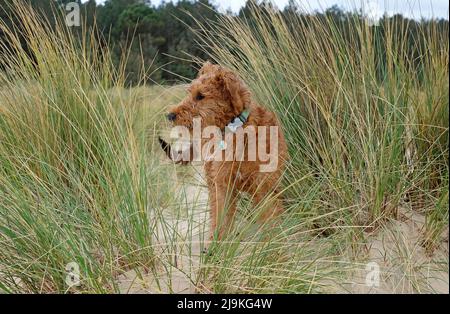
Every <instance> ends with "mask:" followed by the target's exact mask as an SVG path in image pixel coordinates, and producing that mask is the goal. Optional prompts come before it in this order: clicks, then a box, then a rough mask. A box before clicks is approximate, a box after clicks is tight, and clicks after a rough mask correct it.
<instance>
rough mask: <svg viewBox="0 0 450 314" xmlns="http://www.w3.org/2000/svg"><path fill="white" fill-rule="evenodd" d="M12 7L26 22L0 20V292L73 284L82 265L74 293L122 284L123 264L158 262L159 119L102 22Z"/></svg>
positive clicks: (61, 289)
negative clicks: (129, 87) (0, 37)
mask: <svg viewBox="0 0 450 314" xmlns="http://www.w3.org/2000/svg"><path fill="white" fill-rule="evenodd" d="M12 5H13V6H14V12H15V14H16V18H17V19H18V21H21V23H20V24H17V25H15V26H14V25H13V26H7V25H6V24H4V23H3V22H0V29H1V31H3V33H4V34H5V36H6V38H7V40H6V41H5V42H2V43H1V56H0V63H1V66H2V68H3V70H2V71H1V72H0V165H1V167H0V247H1V249H0V289H1V290H4V291H10V292H64V291H69V290H70V286H69V285H67V284H66V277H67V276H68V272H69V271H68V270H66V265H67V264H68V263H71V262H75V263H77V264H78V265H79V267H80V274H81V278H82V281H81V285H80V286H79V287H75V289H76V291H80V292H83V291H85V292H107V291H115V290H117V285H116V282H115V280H114V278H115V276H116V274H117V273H120V271H123V270H124V269H125V270H126V269H129V268H136V267H143V268H145V269H147V270H148V271H149V270H152V269H153V268H154V264H155V253H154V250H153V246H152V228H153V227H154V226H153V224H152V222H151V220H150V219H149V212H148V208H149V207H150V206H157V205H158V206H159V204H156V200H159V201H160V202H164V198H165V197H166V198H167V195H159V194H158V193H160V192H158V191H159V189H158V190H157V189H156V188H155V187H154V186H153V185H152V184H157V183H158V182H160V181H162V179H163V178H165V177H166V176H165V174H164V172H163V171H161V170H156V169H159V168H154V167H153V164H155V163H156V162H157V161H154V160H150V159H149V158H147V155H148V151H149V147H150V145H151V144H152V138H148V136H149V134H148V132H147V130H148V129H149V128H150V127H151V126H152V125H153V124H154V123H155V119H154V118H153V119H152V116H151V115H150V114H149V106H148V103H146V102H145V99H142V98H138V97H139V94H137V93H134V92H132V91H130V92H128V91H126V90H125V89H124V73H123V71H122V70H121V69H120V68H119V70H117V69H115V68H114V67H113V65H112V62H111V57H110V55H109V52H108V50H107V49H106V48H104V47H100V45H99V44H98V40H97V38H98V35H97V34H96V32H95V30H83V31H82V32H81V33H82V34H83V35H82V36H78V35H76V34H75V33H73V32H72V30H71V29H70V28H69V27H66V26H65V24H64V20H63V18H62V15H60V12H59V11H55V23H56V26H55V27H51V26H50V25H51V23H50V22H49V21H47V20H45V19H44V18H42V16H41V15H40V14H39V12H36V11H34V10H33V8H31V7H29V6H28V5H26V4H24V3H23V2H20V1H15V2H14V3H13V4H12ZM60 17H61V18H60ZM52 22H53V21H52ZM166 191H168V189H167V188H166ZM149 193H154V195H153V197H149Z"/></svg>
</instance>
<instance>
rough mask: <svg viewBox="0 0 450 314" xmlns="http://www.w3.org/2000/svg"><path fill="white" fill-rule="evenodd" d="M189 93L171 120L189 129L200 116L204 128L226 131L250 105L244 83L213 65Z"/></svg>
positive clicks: (206, 66)
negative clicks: (217, 128)
mask: <svg viewBox="0 0 450 314" xmlns="http://www.w3.org/2000/svg"><path fill="white" fill-rule="evenodd" d="M187 91H188V94H187V96H186V97H185V98H184V99H183V100H182V101H181V103H180V104H178V105H177V106H176V107H175V108H173V109H172V110H170V112H169V113H168V115H167V119H168V120H169V121H171V122H172V123H173V124H174V125H176V126H185V127H187V128H189V129H191V128H192V125H193V119H194V118H196V117H200V118H201V122H202V127H205V126H217V127H219V128H221V129H223V128H224V127H225V126H226V125H227V124H228V123H230V121H231V120H233V118H235V117H236V116H238V115H239V114H240V113H241V112H242V111H244V109H245V108H247V107H248V105H249V104H250V92H249V90H248V88H247V86H246V85H245V84H244V82H242V80H241V79H240V78H239V77H238V76H237V75H236V74H234V73H233V72H232V71H230V70H228V69H225V68H223V67H221V66H219V65H214V64H211V63H210V62H206V63H205V64H204V65H203V66H202V68H201V69H200V71H199V73H198V76H197V78H196V79H195V80H193V81H192V83H191V84H190V86H189V87H188V89H187Z"/></svg>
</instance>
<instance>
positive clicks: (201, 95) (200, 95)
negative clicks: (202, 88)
mask: <svg viewBox="0 0 450 314" xmlns="http://www.w3.org/2000/svg"><path fill="white" fill-rule="evenodd" d="M203 98H205V96H204V95H203V94H202V93H198V94H197V96H195V99H196V100H202V99H203Z"/></svg>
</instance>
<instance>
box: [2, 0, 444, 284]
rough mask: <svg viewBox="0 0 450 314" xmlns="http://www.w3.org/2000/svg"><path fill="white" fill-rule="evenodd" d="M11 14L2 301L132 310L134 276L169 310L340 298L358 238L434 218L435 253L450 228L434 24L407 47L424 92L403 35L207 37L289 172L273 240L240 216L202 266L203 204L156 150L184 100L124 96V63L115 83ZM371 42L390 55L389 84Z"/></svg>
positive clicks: (24, 16)
mask: <svg viewBox="0 0 450 314" xmlns="http://www.w3.org/2000/svg"><path fill="white" fill-rule="evenodd" d="M13 5H14V6H15V10H14V11H15V12H16V14H17V17H18V19H19V20H20V21H21V22H22V23H21V26H20V27H19V26H17V27H14V26H13V27H11V26H8V25H5V24H4V23H2V22H0V30H1V31H2V32H3V33H4V34H5V35H6V36H7V38H8V40H7V41H6V42H1V43H0V52H1V53H0V63H1V67H2V70H1V72H0V166H1V167H0V291H1V292H6V293H26V292H31V293H100V292H102V293H111V292H128V291H130V289H124V288H123V286H122V282H121V279H120V278H121V277H122V276H123V275H124V274H128V273H129V272H135V273H136V275H137V277H136V278H137V279H136V281H139V280H143V281H145V283H146V285H145V287H144V288H145V289H144V291H146V292H179V291H178V290H176V286H177V285H178V283H179V277H180V274H181V277H182V278H183V280H184V282H188V283H189V285H190V286H191V289H190V290H188V291H184V292H201V293H202V292H206V293H209V292H213V293H220V292H223V293H229V292H233V293H258V292H266V293H317V292H322V291H325V292H336V291H339V292H342V291H344V290H343V289H342V287H341V285H343V284H344V283H345V282H347V283H348V282H350V283H352V282H353V281H354V278H353V272H354V271H355V270H357V269H364V267H365V263H366V262H367V261H366V260H365V258H364V256H363V257H361V256H360V253H361V251H362V249H361V248H362V247H364V245H365V243H364V240H365V234H364V231H365V230H372V229H375V228H374V227H380V228H381V227H382V226H383V225H384V224H385V220H388V219H392V218H394V219H396V218H397V211H398V209H399V208H403V207H408V208H412V209H413V210H415V211H418V212H421V213H423V214H425V215H426V217H427V221H426V230H424V232H423V245H424V246H426V247H429V248H430V250H431V249H432V248H433V247H434V246H435V245H437V244H436V242H437V241H438V239H439V238H440V235H441V233H442V230H444V229H445V228H446V227H447V226H448V212H447V210H446V208H447V205H448V166H447V159H448V157H447V156H448V149H447V146H448V145H447V143H448V33H447V34H445V33H444V34H443V33H442V32H437V30H436V29H434V28H433V25H432V24H430V27H429V28H424V29H423V30H422V31H421V32H419V33H418V34H417V35H416V36H417V38H414V40H417V45H416V44H414V41H413V44H412V45H410V46H412V47H413V48H412V49H416V51H415V53H416V55H418V56H419V58H418V60H420V61H419V63H418V64H415V66H416V67H417V66H419V67H420V73H421V74H420V78H419V77H418V76H417V75H416V74H417V68H414V67H412V66H411V64H410V63H411V62H410V59H409V58H408V56H409V55H408V54H407V51H405V50H404V49H405V40H406V39H405V38H404V37H402V36H405V35H404V34H405V31H406V30H407V29H408V25H401V29H402V30H403V31H399V29H398V28H397V27H398V26H395V25H390V24H389V23H386V25H384V26H383V31H384V34H385V35H384V36H381V33H380V32H379V31H377V30H381V28H378V29H373V28H371V27H369V26H368V25H366V24H364V23H363V22H362V21H360V20H358V19H356V18H355V19H354V20H353V22H352V23H353V24H354V25H353V26H354V30H355V31H354V32H351V33H343V32H342V31H341V30H340V28H339V27H340V26H339V23H338V22H336V21H334V20H332V19H329V20H325V21H320V22H319V21H318V20H316V19H314V18H311V19H307V20H302V19H299V18H298V17H295V16H292V17H291V18H292V20H290V21H286V20H283V18H281V16H280V15H279V14H278V13H276V12H264V11H261V10H258V9H256V8H254V9H253V10H252V12H253V13H252V22H251V23H252V27H250V25H249V24H247V23H246V22H244V21H239V20H237V19H235V18H223V19H222V20H221V21H219V23H218V24H214V25H210V26H211V27H210V28H209V29H207V32H206V34H207V37H203V44H206V45H207V46H209V47H210V48H213V50H212V51H213V52H214V54H213V55H211V57H212V58H213V59H214V60H215V61H217V62H219V63H221V64H224V65H227V66H229V67H231V68H233V69H235V70H236V71H238V72H239V74H240V75H241V76H242V77H243V78H244V79H245V80H246V82H248V84H249V85H250V87H251V89H252V91H254V95H255V97H257V99H258V100H259V101H260V102H261V103H262V104H264V105H266V106H268V107H270V108H271V109H273V110H275V111H276V112H277V113H278V116H279V117H280V120H281V122H282V124H283V128H284V132H285V134H286V137H287V139H288V141H289V148H290V154H291V164H290V166H289V168H288V170H287V172H286V180H285V182H284V184H283V191H284V195H285V199H286V207H287V209H288V210H287V212H286V213H285V214H284V215H283V217H281V218H282V219H280V221H278V222H277V224H276V226H275V228H274V227H273V226H272V225H267V226H258V225H257V224H256V223H255V215H254V214H253V213H252V211H251V208H249V202H248V200H244V201H243V202H241V204H240V206H239V213H238V218H237V221H236V223H235V227H234V230H233V231H232V232H231V233H230V235H229V236H228V237H227V238H226V239H225V240H224V241H223V242H221V243H212V244H211V245H210V248H211V250H212V251H213V252H214V254H212V255H211V256H210V255H207V254H206V255H205V254H203V255H202V254H199V252H198V249H199V247H198V246H200V247H202V246H203V239H202V234H203V233H205V232H206V231H207V226H208V225H207V221H206V220H202V219H201V217H202V216H201V215H203V214H205V213H206V211H207V207H206V201H205V200H204V199H202V197H200V196H198V195H196V194H197V193H198V194H201V193H199V192H198V191H199V190H198V189H197V188H196V186H195V185H193V184H191V183H189V184H188V185H187V186H185V187H183V182H181V181H183V180H185V178H190V179H186V181H188V180H191V179H192V177H195V175H196V173H195V171H193V169H192V168H184V169H183V170H182V169H179V168H178V166H173V165H171V164H170V163H168V162H161V161H162V160H164V159H163V158H164V157H163V154H162V153H161V152H160V150H159V148H157V147H155V145H154V142H155V135H156V133H157V132H160V131H161V129H162V128H163V127H164V124H163V123H162V119H163V115H162V113H163V112H164V110H165V108H166V106H167V105H170V104H173V103H176V101H177V99H179V98H180V96H182V93H183V91H182V90H181V89H179V88H163V87H152V88H151V89H150V88H148V87H146V86H145V75H146V73H145V71H143V73H142V86H138V87H136V88H132V89H126V88H125V86H124V85H125V83H124V82H125V81H126V77H125V73H124V71H123V69H124V66H123V64H126V61H127V60H126V55H127V54H126V52H125V53H124V60H123V61H122V66H119V67H115V66H114V65H113V62H112V61H111V57H110V54H109V53H108V49H107V48H105V47H104V45H99V44H98V34H97V32H96V31H95V30H85V29H84V30H83V31H81V32H78V31H77V32H76V34H74V33H73V32H72V30H71V29H70V28H67V27H66V26H65V25H64V23H62V21H60V20H59V19H58V18H56V19H55V21H56V27H50V23H49V22H48V21H46V20H44V19H42V18H41V17H40V15H39V14H38V13H37V12H34V11H33V10H32V8H30V7H28V6H27V5H24V2H23V1H14V3H13ZM55 16H58V13H57V12H55ZM294 30H296V31H294ZM445 31H447V30H445ZM406 33H407V31H406ZM395 36H399V38H396V39H395V40H394V37H395ZM344 37H345V40H344ZM402 40H403V41H402ZM377 41H378V42H379V41H382V42H383V45H384V46H385V47H386V51H388V52H389V53H388V55H387V58H386V62H385V64H384V65H383V66H382V67H380V65H379V64H378V63H377V61H376V60H378V59H377V58H378V57H377V55H378V54H379V53H380V51H379V49H380V47H379V46H377V45H375V44H374V42H377ZM419 42H420V45H419V44H418V43H419ZM100 46H101V48H100ZM355 47H357V49H356V48H355ZM425 48H426V49H425ZM197 183H198V182H197ZM197 183H196V184H197ZM193 190H194V192H193ZM250 197H251V196H250ZM188 199H193V201H192V200H191V202H188V201H187V200H188ZM267 203H270V200H268V202H267ZM258 210H259V209H256V211H258ZM197 212H200V215H198V214H197ZM396 244H397V245H398V247H399V250H400V249H401V250H402V252H406V253H404V254H403V255H402V256H404V257H402V259H401V261H400V262H401V263H404V265H407V266H408V267H409V271H410V273H408V274H410V275H408V277H407V278H406V279H402V280H407V281H408V284H410V285H411V286H413V287H415V288H414V289H413V290H414V291H429V290H423V289H427V288H426V287H425V286H421V285H419V284H418V282H419V281H420V280H422V279H423V277H419V276H418V274H419V271H416V270H415V268H414V269H413V268H411V267H410V265H416V264H415V261H413V260H411V257H410V254H409V251H408V250H407V249H406V248H403V246H401V243H400V241H399V242H398V243H396ZM431 251H432V250H431ZM72 263H76V265H78V267H79V273H80V278H79V279H80V284H79V285H76V286H71V285H70V281H71V280H74V279H77V278H71V277H70V276H69V277H68V274H70V271H71V270H70V267H71V266H70V265H73V264H72ZM447 265H448V260H447ZM419 268H420V267H419ZM411 269H412V270H411ZM420 269H422V268H420ZM394 278H396V277H394ZM447 278H448V276H447ZM426 279H427V278H426ZM177 280H178V282H177ZM68 282H69V284H68ZM424 287H425V288H424ZM131 290H132V289H131Z"/></svg>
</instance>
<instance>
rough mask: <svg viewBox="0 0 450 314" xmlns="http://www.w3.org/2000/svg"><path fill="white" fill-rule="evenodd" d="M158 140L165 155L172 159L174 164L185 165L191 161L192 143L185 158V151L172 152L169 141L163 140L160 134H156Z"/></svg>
mask: <svg viewBox="0 0 450 314" xmlns="http://www.w3.org/2000/svg"><path fill="white" fill-rule="evenodd" d="M158 142H159V145H160V146H161V148H162V150H163V151H164V152H165V153H166V155H167V157H169V158H170V159H171V160H173V161H174V162H175V163H176V164H183V165H186V164H188V163H190V162H191V161H192V158H193V148H192V145H191V147H190V149H189V152H188V153H189V155H188V156H187V158H186V154H185V152H174V151H173V150H172V147H171V146H170V144H169V143H167V142H166V141H165V140H163V139H162V138H161V136H158Z"/></svg>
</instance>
